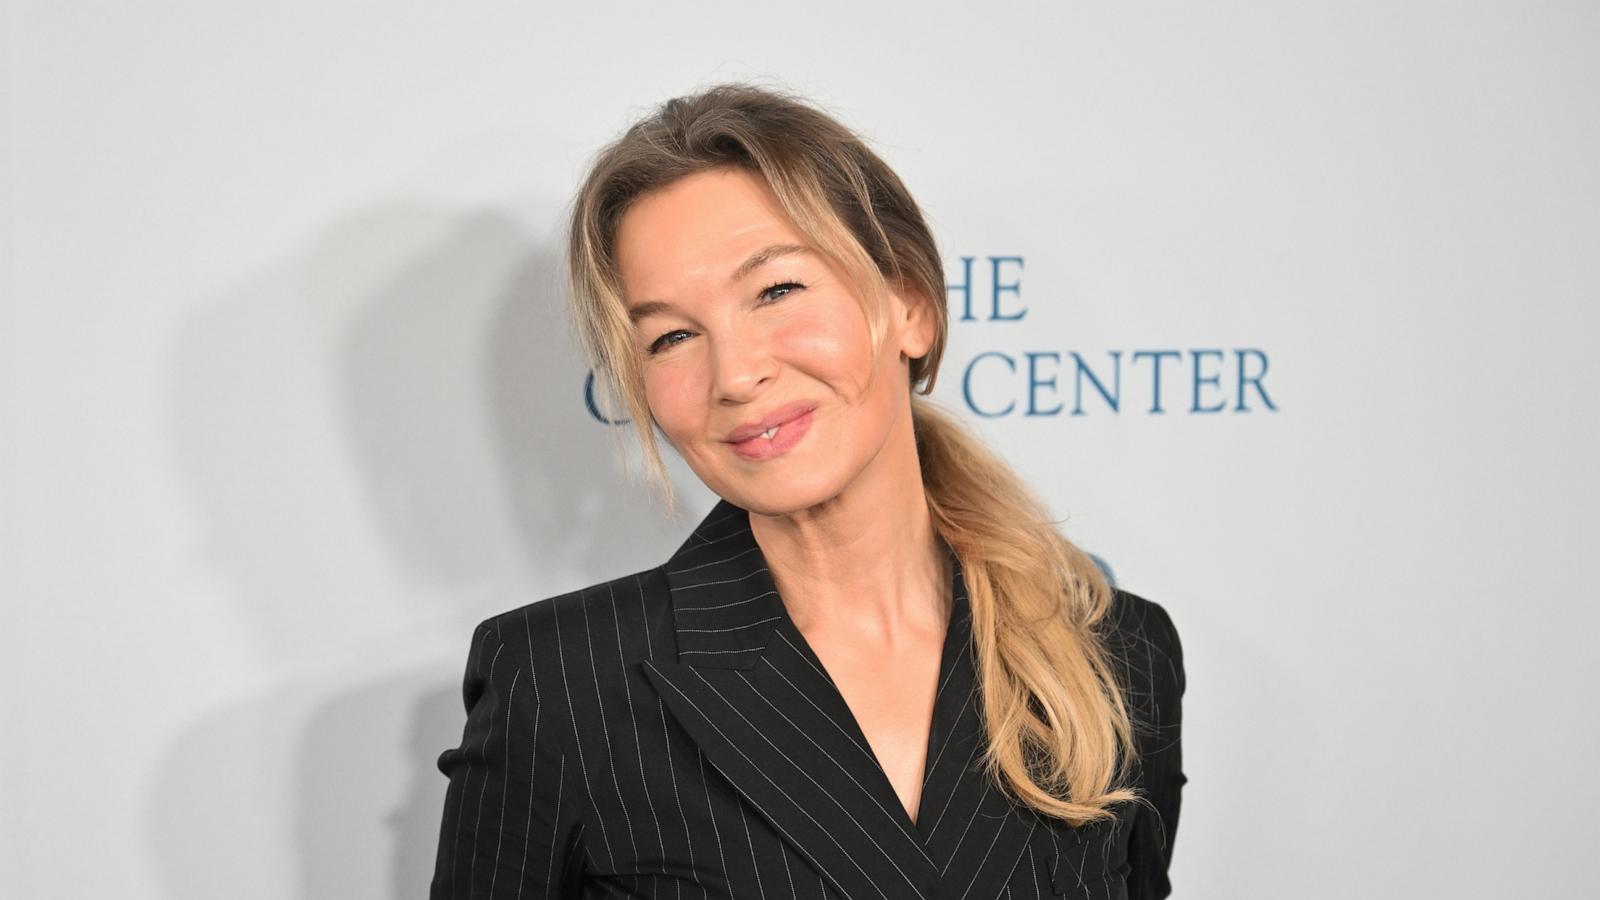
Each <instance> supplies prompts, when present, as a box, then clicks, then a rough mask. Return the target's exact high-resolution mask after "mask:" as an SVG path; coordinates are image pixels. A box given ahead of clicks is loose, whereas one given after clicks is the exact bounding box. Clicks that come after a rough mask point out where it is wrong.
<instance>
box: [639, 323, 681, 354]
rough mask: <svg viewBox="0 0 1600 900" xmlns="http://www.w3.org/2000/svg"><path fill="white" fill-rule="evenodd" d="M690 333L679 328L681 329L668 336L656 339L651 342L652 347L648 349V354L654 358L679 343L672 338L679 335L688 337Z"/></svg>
mask: <svg viewBox="0 0 1600 900" xmlns="http://www.w3.org/2000/svg"><path fill="white" fill-rule="evenodd" d="M688 333H689V332H687V331H684V330H683V329H682V328H679V329H677V330H674V331H669V332H667V333H666V334H663V335H662V336H660V337H658V338H656V339H655V340H653V341H651V342H650V346H649V348H648V349H647V351H646V352H648V353H649V354H650V355H651V356H654V355H656V354H657V353H660V352H661V351H663V350H665V349H667V348H668V347H671V346H672V345H673V344H676V343H678V341H676V340H671V338H673V337H675V336H677V335H680V334H682V335H687V334H688Z"/></svg>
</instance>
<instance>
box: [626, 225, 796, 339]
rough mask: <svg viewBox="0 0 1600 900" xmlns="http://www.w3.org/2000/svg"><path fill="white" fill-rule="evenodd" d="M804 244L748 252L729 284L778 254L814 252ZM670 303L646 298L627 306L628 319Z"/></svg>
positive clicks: (642, 316) (634, 319) (653, 312)
mask: <svg viewBox="0 0 1600 900" xmlns="http://www.w3.org/2000/svg"><path fill="white" fill-rule="evenodd" d="M815 252H816V251H814V250H812V249H811V248H810V247H807V246H805V245H804V244H771V245H768V246H766V247H762V248H761V249H760V250H757V251H756V252H754V253H752V254H750V258H749V259H747V260H745V261H744V262H742V263H740V264H739V267H738V268H737V269H734V270H733V274H732V275H730V276H728V283H729V284H736V283H738V282H739V281H740V280H742V279H743V278H745V277H746V276H748V275H749V274H750V273H751V272H754V271H755V270H757V269H759V268H761V267H762V266H764V265H766V264H767V263H769V262H771V261H773V260H774V259H777V258H778V257H780V256H792V255H794V254H797V253H815ZM671 309H672V304H670V303H667V302H665V301H662V300H647V301H645V302H643V303H640V304H638V305H636V306H630V307H628V321H629V322H634V323H637V322H638V321H639V320H640V319H646V318H649V317H650V316H653V315H656V314H658V313H664V312H669V311H670V310H671Z"/></svg>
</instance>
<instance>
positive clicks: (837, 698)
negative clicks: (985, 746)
mask: <svg viewBox="0 0 1600 900" xmlns="http://www.w3.org/2000/svg"><path fill="white" fill-rule="evenodd" d="M946 552H947V553H949V556H950V559H951V580H950V609H949V613H948V615H947V616H946V621H945V631H944V639H943V640H942V641H941V643H940V649H939V668H938V670H937V673H936V676H935V682H934V700H933V712H932V715H931V716H929V720H928V734H927V737H926V738H925V739H924V741H925V746H924V751H923V752H924V755H923V761H922V777H921V782H920V784H919V785H918V787H917V814H916V818H914V819H913V818H912V816H911V813H910V812H908V811H907V810H906V807H905V804H904V803H903V802H901V800H900V792H899V791H896V790H895V789H894V783H893V782H892V781H890V780H889V773H888V771H887V770H885V769H884V767H883V761H882V760H880V759H879V758H878V754H877V751H875V750H874V749H873V748H872V741H870V740H868V739H867V735H866V731H865V730H864V729H863V728H862V727H861V722H860V720H859V719H858V718H857V717H856V713H855V710H854V709H852V708H851V706H850V703H849V701H847V700H846V699H845V696H844V692H843V691H841V690H840V689H839V683H838V682H837V681H835V680H834V677H833V673H831V672H829V671H828V667H827V666H826V665H824V664H823V662H822V658H821V657H819V656H818V655H817V652H816V649H815V648H813V647H812V646H811V642H810V641H809V640H807V639H806V636H805V634H804V633H802V632H801V631H800V628H799V626H797V625H796V624H795V622H794V618H793V617H792V616H791V615H790V614H789V609H788V606H787V605H786V604H784V603H783V602H782V600H783V598H782V596H781V594H780V595H779V596H778V598H777V599H778V607H779V618H778V621H777V623H776V624H777V626H778V628H779V629H781V630H782V631H784V632H786V633H787V634H788V636H789V637H790V638H791V639H792V640H793V641H794V642H795V646H796V648H797V649H799V651H800V652H801V654H802V655H804V656H805V658H806V660H807V661H808V662H809V663H811V664H812V665H814V666H816V667H817V671H818V672H820V673H822V676H823V678H824V679H825V680H826V681H827V682H828V685H829V686H830V687H831V688H833V698H832V699H833V701H834V702H836V703H837V704H838V707H839V710H840V712H842V713H843V715H844V717H845V719H846V720H848V721H849V723H850V728H851V739H852V740H853V741H857V742H858V743H859V746H860V748H861V749H862V750H863V751H864V752H865V753H866V754H867V758H868V759H870V760H872V763H873V767H874V769H875V770H876V772H877V775H878V781H879V787H880V788H882V789H883V790H884V792H885V793H886V794H887V796H888V797H890V798H893V801H894V803H893V805H894V809H895V811H896V814H897V815H898V817H899V819H900V824H901V826H902V827H903V828H904V829H905V830H906V833H907V834H910V835H915V836H916V837H917V838H918V840H919V841H920V842H921V843H923V844H924V845H926V843H927V840H928V838H929V835H928V834H927V832H926V831H925V830H924V829H923V824H922V823H924V822H925V821H926V816H925V813H926V812H927V801H928V788H929V786H930V785H931V783H932V777H933V775H934V767H935V766H936V765H937V764H938V762H939V761H940V759H941V757H942V755H943V750H944V749H945V747H946V745H947V744H948V743H949V741H950V738H951V736H952V734H953V727H952V726H953V725H954V724H955V723H954V722H953V721H947V720H950V719H951V718H952V717H954V716H957V715H959V714H960V713H959V709H960V708H959V707H956V706H955V704H954V703H953V702H952V699H947V698H946V696H945V688H947V687H948V685H949V682H950V680H951V678H952V676H953V675H954V672H955V667H956V665H957V663H958V657H957V656H956V654H957V653H967V652H969V643H968V641H967V640H966V638H967V634H968V630H967V629H968V625H969V622H970V609H969V607H968V603H969V601H968V598H967V592H966V584H965V582H964V581H963V575H962V571H961V561H960V558H959V557H957V556H956V555H955V553H954V552H953V551H951V550H950V549H949V547H948V545H946Z"/></svg>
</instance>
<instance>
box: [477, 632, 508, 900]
mask: <svg viewBox="0 0 1600 900" xmlns="http://www.w3.org/2000/svg"><path fill="white" fill-rule="evenodd" d="M499 639H500V631H499V629H498V628H496V629H495V640H499ZM504 649H506V645H505V644H504V643H501V644H500V646H498V647H496V648H494V658H493V659H491V660H489V677H488V678H487V679H486V680H487V681H488V683H489V689H493V687H494V664H495V663H497V662H499V661H500V651H502V650H504ZM507 712H508V713H509V712H510V710H509V709H508V710H507ZM493 736H494V725H493V724H492V723H491V724H490V725H489V730H488V731H486V732H484V735H483V743H482V744H481V745H480V746H479V748H478V752H479V753H482V754H483V755H484V759H485V761H487V760H488V749H489V738H491V737H493ZM487 793H489V773H488V772H485V773H483V786H482V787H480V788H478V812H477V815H476V816H475V818H474V821H473V823H472V846H473V847H474V848H476V847H477V846H478V829H479V828H481V827H482V826H483V797H484V795H485V794H487ZM477 874H478V854H477V853H473V854H472V865H470V866H468V867H467V890H469V891H470V890H472V880H473V879H474V878H475V877H477Z"/></svg>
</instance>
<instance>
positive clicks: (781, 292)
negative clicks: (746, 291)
mask: <svg viewBox="0 0 1600 900" xmlns="http://www.w3.org/2000/svg"><path fill="white" fill-rule="evenodd" d="M796 288H801V289H804V288H805V285H803V284H801V283H800V282H798V281H780V282H777V283H776V284H769V285H767V286H766V287H764V288H762V289H761V293H759V294H757V295H756V296H757V297H761V298H763V299H765V298H767V297H768V296H772V295H774V294H776V296H775V297H774V298H773V299H772V300H771V301H770V302H773V303H776V302H777V301H778V300H782V299H783V298H784V297H786V296H788V295H789V292H790V291H793V290H795V289H796Z"/></svg>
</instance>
